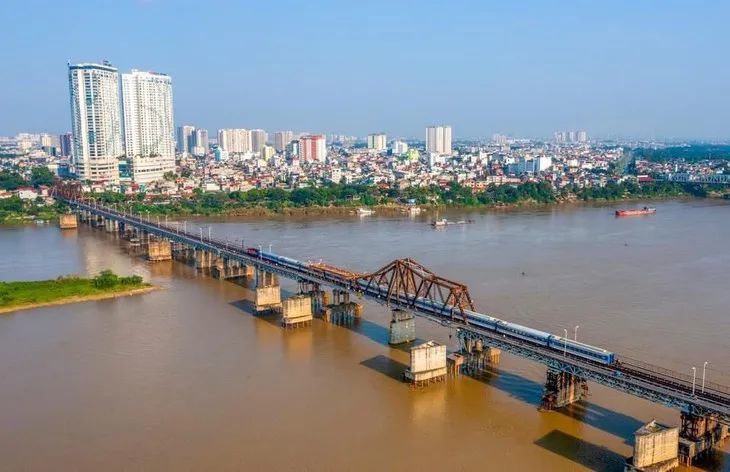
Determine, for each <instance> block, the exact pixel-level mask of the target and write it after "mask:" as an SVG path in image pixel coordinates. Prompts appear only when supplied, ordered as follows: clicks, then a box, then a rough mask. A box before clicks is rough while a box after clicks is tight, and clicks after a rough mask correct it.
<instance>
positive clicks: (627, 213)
mask: <svg viewBox="0 0 730 472" xmlns="http://www.w3.org/2000/svg"><path fill="white" fill-rule="evenodd" d="M654 213H656V208H650V207H644V208H637V209H632V210H623V209H622V210H616V216H640V215H653V214H654Z"/></svg>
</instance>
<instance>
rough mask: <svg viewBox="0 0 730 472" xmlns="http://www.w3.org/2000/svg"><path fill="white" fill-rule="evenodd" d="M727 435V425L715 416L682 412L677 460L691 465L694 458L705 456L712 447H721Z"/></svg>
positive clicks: (729, 434) (728, 434)
mask: <svg viewBox="0 0 730 472" xmlns="http://www.w3.org/2000/svg"><path fill="white" fill-rule="evenodd" d="M728 436H730V432H729V431H728V426H727V425H723V424H721V423H719V422H718V421H717V418H716V417H715V416H712V415H704V416H703V415H695V414H692V413H685V412H682V425H681V427H680V429H679V437H680V441H679V461H680V462H681V463H682V464H684V465H686V466H688V467H691V466H692V463H693V462H694V461H695V460H697V459H702V458H704V457H706V456H707V455H709V454H710V453H711V451H712V449H713V448H715V447H721V446H722V445H723V444H724V443H725V440H726V439H727V438H728Z"/></svg>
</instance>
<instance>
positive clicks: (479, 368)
mask: <svg viewBox="0 0 730 472" xmlns="http://www.w3.org/2000/svg"><path fill="white" fill-rule="evenodd" d="M461 352H462V354H463V355H464V357H465V359H464V361H463V364H464V367H463V368H464V370H465V371H466V372H467V373H468V374H470V375H472V376H480V375H484V374H485V373H487V372H491V371H493V370H494V368H495V367H497V366H498V365H499V361H500V359H501V356H502V350H501V349H498V348H496V347H491V346H485V345H484V342H483V341H482V340H481V339H477V340H474V339H470V338H467V339H465V340H464V342H463V346H462V349H461Z"/></svg>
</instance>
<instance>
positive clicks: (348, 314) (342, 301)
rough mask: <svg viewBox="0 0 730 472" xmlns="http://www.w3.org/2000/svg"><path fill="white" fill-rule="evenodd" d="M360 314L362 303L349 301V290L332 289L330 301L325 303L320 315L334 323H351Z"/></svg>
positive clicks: (358, 317)
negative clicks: (322, 312)
mask: <svg viewBox="0 0 730 472" xmlns="http://www.w3.org/2000/svg"><path fill="white" fill-rule="evenodd" d="M361 316H362V304H360V303H355V302H351V301H350V292H348V291H346V290H338V289H334V290H332V303H331V304H329V305H327V307H326V308H325V310H324V314H323V315H322V317H323V319H324V320H325V321H328V322H331V323H335V324H345V325H348V324H352V323H354V322H355V321H357V320H359V319H360V317H361Z"/></svg>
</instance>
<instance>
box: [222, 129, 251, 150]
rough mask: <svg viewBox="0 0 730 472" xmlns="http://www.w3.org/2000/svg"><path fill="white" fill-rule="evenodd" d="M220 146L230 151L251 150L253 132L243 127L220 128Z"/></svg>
mask: <svg viewBox="0 0 730 472" xmlns="http://www.w3.org/2000/svg"><path fill="white" fill-rule="evenodd" d="M218 146H220V147H221V148H222V149H223V150H224V151H227V152H230V153H245V152H251V149H252V145H251V132H250V131H249V130H247V129H243V128H227V129H219V130H218Z"/></svg>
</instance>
